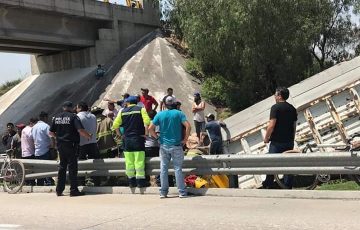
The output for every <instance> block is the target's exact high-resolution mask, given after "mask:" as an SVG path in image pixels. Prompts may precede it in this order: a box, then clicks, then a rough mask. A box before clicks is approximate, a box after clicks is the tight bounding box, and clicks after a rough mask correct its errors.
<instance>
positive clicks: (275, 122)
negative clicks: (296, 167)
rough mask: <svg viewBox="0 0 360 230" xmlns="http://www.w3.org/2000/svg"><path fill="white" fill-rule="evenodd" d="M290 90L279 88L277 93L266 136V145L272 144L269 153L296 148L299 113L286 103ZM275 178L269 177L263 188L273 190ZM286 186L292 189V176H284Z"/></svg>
mask: <svg viewBox="0 0 360 230" xmlns="http://www.w3.org/2000/svg"><path fill="white" fill-rule="evenodd" d="M289 94H290V93H289V90H288V89H287V88H284V87H279V88H277V89H276V92H275V95H274V96H275V101H276V104H275V105H273V106H272V107H271V110H270V121H269V125H268V127H267V130H266V134H265V140H264V142H265V143H269V142H271V143H270V147H269V153H282V152H285V151H287V150H291V149H293V148H294V140H295V131H296V121H297V112H296V109H295V108H294V106H292V105H291V104H289V103H288V102H286V100H287V99H288V98H289ZM273 183H274V176H273V175H267V176H266V180H265V181H264V182H263V188H271V187H272V186H273ZM284 183H285V185H286V186H287V187H288V188H289V189H291V188H292V176H290V175H284Z"/></svg>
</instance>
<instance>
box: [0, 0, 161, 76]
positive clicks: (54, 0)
mask: <svg viewBox="0 0 360 230" xmlns="http://www.w3.org/2000/svg"><path fill="white" fill-rule="evenodd" d="M0 17H1V20H0V50H1V51H10V52H20V53H29V54H34V57H33V58H32V72H33V74H37V73H44V72H55V71H61V70H66V69H71V68H77V67H89V66H93V65H96V64H98V63H102V64H103V63H106V62H108V61H109V60H110V59H111V58H112V57H114V56H115V55H116V54H118V53H119V52H120V51H121V50H123V49H125V48H126V47H128V46H130V45H131V44H133V43H134V42H135V41H137V40H139V39H140V38H141V37H143V36H144V35H145V34H147V33H149V32H151V31H153V30H154V29H155V28H157V27H158V26H159V22H160V19H159V8H158V6H157V5H156V4H154V3H153V1H151V0H145V1H144V9H133V8H129V7H125V6H119V5H113V4H108V3H103V2H99V1H95V0H0Z"/></svg>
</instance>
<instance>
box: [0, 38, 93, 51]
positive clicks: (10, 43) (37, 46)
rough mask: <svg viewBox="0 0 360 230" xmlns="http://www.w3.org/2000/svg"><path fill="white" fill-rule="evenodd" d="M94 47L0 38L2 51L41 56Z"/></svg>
mask: <svg viewBox="0 0 360 230" xmlns="http://www.w3.org/2000/svg"><path fill="white" fill-rule="evenodd" d="M94 45H95V44H88V46H74V45H66V44H55V43H48V42H34V41H22V40H13V39H1V38H0V51H6V52H16V53H28V54H40V55H44V54H45V55H49V54H54V53H58V52H61V51H66V50H69V51H73V50H79V49H82V48H86V47H90V46H94Z"/></svg>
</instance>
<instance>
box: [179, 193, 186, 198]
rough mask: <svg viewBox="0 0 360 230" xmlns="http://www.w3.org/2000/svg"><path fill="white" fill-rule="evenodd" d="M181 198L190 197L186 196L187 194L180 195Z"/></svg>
mask: <svg viewBox="0 0 360 230" xmlns="http://www.w3.org/2000/svg"><path fill="white" fill-rule="evenodd" d="M179 198H188V195H186V194H180V195H179Z"/></svg>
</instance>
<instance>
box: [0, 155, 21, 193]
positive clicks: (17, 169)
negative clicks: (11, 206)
mask: <svg viewBox="0 0 360 230" xmlns="http://www.w3.org/2000/svg"><path fill="white" fill-rule="evenodd" d="M13 151H14V150H12V149H10V150H6V151H5V153H3V154H0V160H2V166H1V169H0V180H1V181H2V183H3V187H4V191H6V192H8V193H9V194H15V193H17V192H19V191H20V190H21V188H22V186H23V185H24V182H25V167H24V164H23V163H22V162H21V161H19V160H16V159H15V160H13V159H12V157H11V154H12V153H13Z"/></svg>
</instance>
